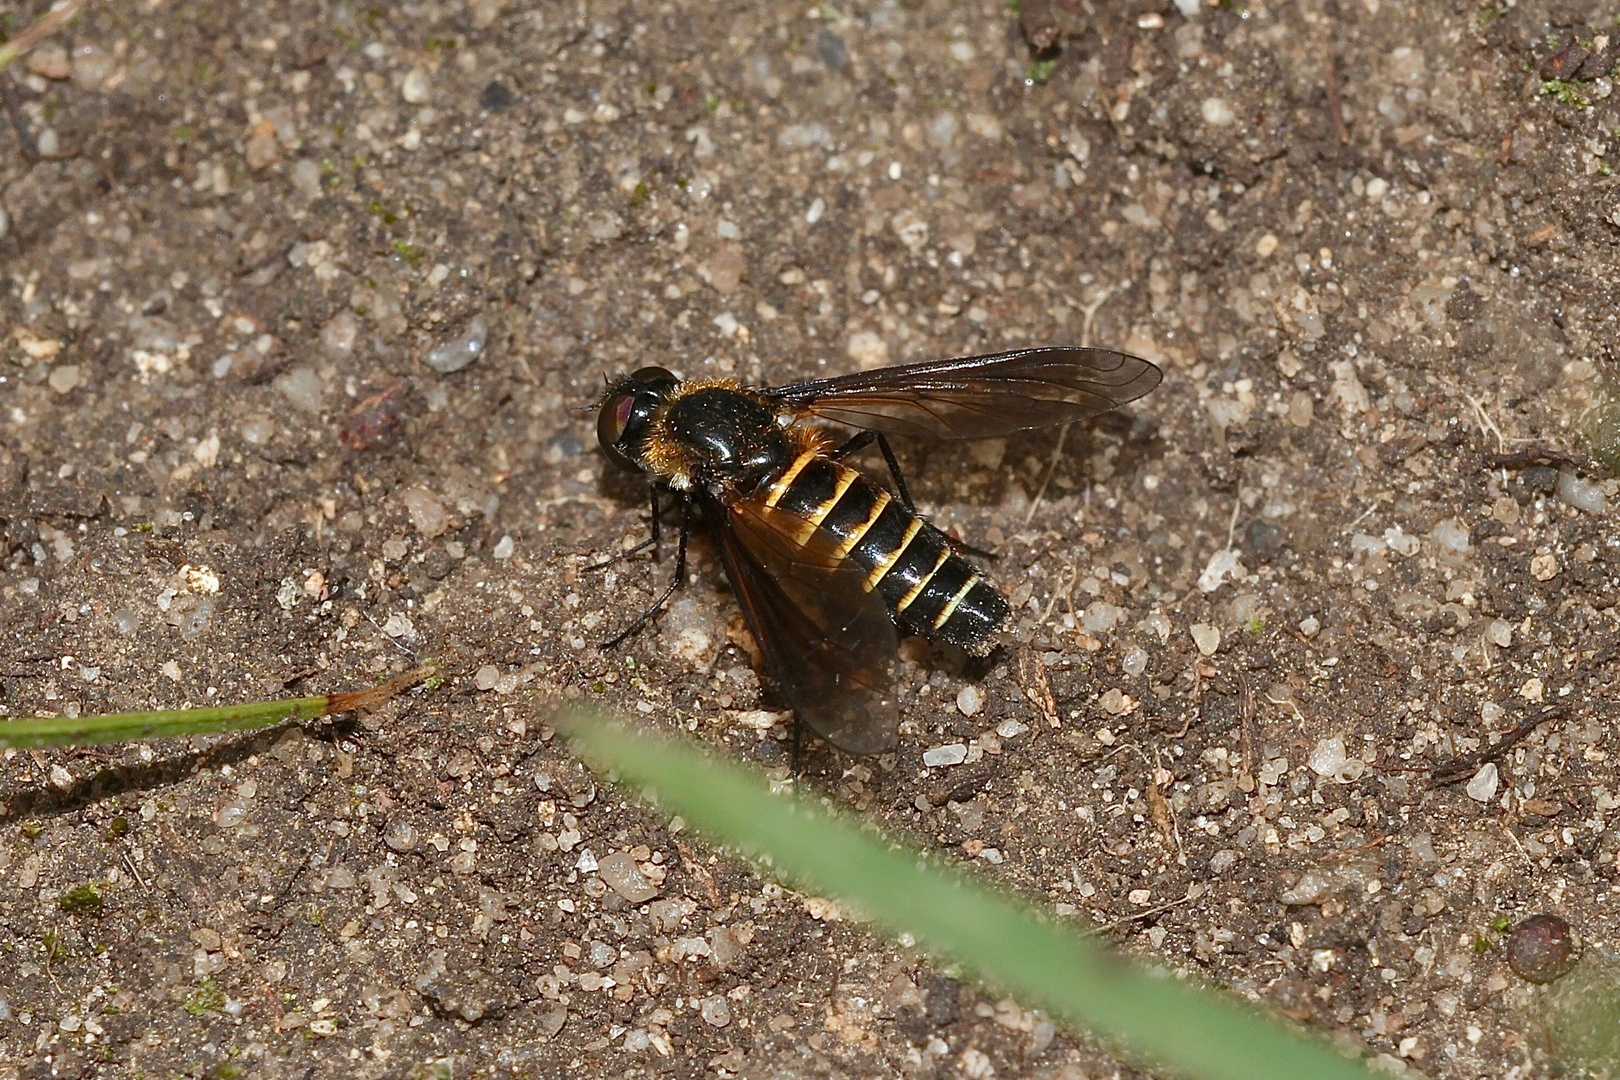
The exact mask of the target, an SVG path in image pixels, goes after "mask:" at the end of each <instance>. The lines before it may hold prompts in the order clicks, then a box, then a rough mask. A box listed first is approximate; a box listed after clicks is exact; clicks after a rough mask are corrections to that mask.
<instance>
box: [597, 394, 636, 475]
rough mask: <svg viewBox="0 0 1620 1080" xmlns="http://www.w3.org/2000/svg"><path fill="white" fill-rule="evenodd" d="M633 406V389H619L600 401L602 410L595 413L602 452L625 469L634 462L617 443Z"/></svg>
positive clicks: (628, 421)
mask: <svg viewBox="0 0 1620 1080" xmlns="http://www.w3.org/2000/svg"><path fill="white" fill-rule="evenodd" d="M635 406H636V394H635V391H634V390H621V391H619V392H618V393H616V394H614V395H613V396H612V397H610V398H608V399H607V400H606V401H604V402H602V411H601V412H599V413H597V414H596V440H597V442H599V443H601V444H602V450H603V452H604V453H606V454H607V456H608V458H609V459H611V460H612V461H613V463H614V464H615V465H618V466H620V467H621V468H625V469H634V468H635V464H634V463H633V462H631V461H630V460H629V459H628V458H626V457H625V456H624V454H623V452H622V451H620V449H619V446H618V443H619V440H620V439H622V438H623V437H624V429H625V427H626V425H628V424H629V423H630V414H631V413H632V412H633V411H634V410H635Z"/></svg>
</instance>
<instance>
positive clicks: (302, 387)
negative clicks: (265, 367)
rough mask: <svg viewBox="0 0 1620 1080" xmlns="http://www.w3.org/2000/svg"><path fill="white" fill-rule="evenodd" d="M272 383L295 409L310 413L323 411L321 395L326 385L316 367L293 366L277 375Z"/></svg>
mask: <svg viewBox="0 0 1620 1080" xmlns="http://www.w3.org/2000/svg"><path fill="white" fill-rule="evenodd" d="M272 385H273V386H275V388H276V390H277V392H279V393H280V394H281V396H282V397H284V398H286V399H287V400H288V402H290V403H291V404H292V406H293V407H294V408H295V409H301V410H303V411H304V412H309V413H316V412H320V411H321V395H322V394H324V393H325V391H326V387H325V386H324V385H323V384H322V383H321V377H320V376H319V375H317V374H316V373H315V371H314V369H312V368H307V367H295V368H291V369H289V370H287V371H284V372H282V373H281V374H280V375H277V376H276V379H275V382H274V383H273V384H272Z"/></svg>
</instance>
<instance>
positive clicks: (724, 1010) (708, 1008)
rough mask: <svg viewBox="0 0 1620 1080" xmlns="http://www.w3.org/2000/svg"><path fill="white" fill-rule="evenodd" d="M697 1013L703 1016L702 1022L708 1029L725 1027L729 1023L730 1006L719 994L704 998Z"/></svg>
mask: <svg viewBox="0 0 1620 1080" xmlns="http://www.w3.org/2000/svg"><path fill="white" fill-rule="evenodd" d="M699 1011H700V1012H701V1013H702V1015H703V1022H704V1023H706V1024H708V1025H709V1026H710V1027H717V1028H719V1027H725V1026H726V1025H727V1024H729V1023H731V1006H730V1005H728V1004H727V1003H726V999H725V998H724V997H723V996H722V995H720V994H715V995H713V996H712V997H707V998H704V999H703V1006H702V1008H701V1009H700V1010H699Z"/></svg>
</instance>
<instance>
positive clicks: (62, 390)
mask: <svg viewBox="0 0 1620 1080" xmlns="http://www.w3.org/2000/svg"><path fill="white" fill-rule="evenodd" d="M46 381H47V382H49V383H50V384H51V389H52V390H54V391H56V392H57V393H58V394H69V393H72V392H73V390H74V388H75V387H77V386H78V385H79V381H80V380H79V365H78V364H60V365H58V366H57V367H54V368H52V369H51V374H50V377H49V378H48V379H47V380H46Z"/></svg>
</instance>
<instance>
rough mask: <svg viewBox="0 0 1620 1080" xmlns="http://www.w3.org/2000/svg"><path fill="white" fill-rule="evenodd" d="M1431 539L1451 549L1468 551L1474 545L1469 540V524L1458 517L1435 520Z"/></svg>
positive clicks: (1430, 532) (1430, 533)
mask: <svg viewBox="0 0 1620 1080" xmlns="http://www.w3.org/2000/svg"><path fill="white" fill-rule="evenodd" d="M1429 539H1430V540H1433V541H1434V542H1435V543H1437V544H1439V545H1440V546H1441V547H1443V548H1446V549H1447V550H1449V551H1467V550H1469V548H1470V547H1471V546H1472V545H1471V544H1470V543H1469V541H1468V526H1466V525H1464V524H1463V523H1462V522H1460V521H1458V520H1457V519H1456V518H1441V519H1440V520H1439V521H1437V522H1435V525H1434V528H1432V529H1430V530H1429Z"/></svg>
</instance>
